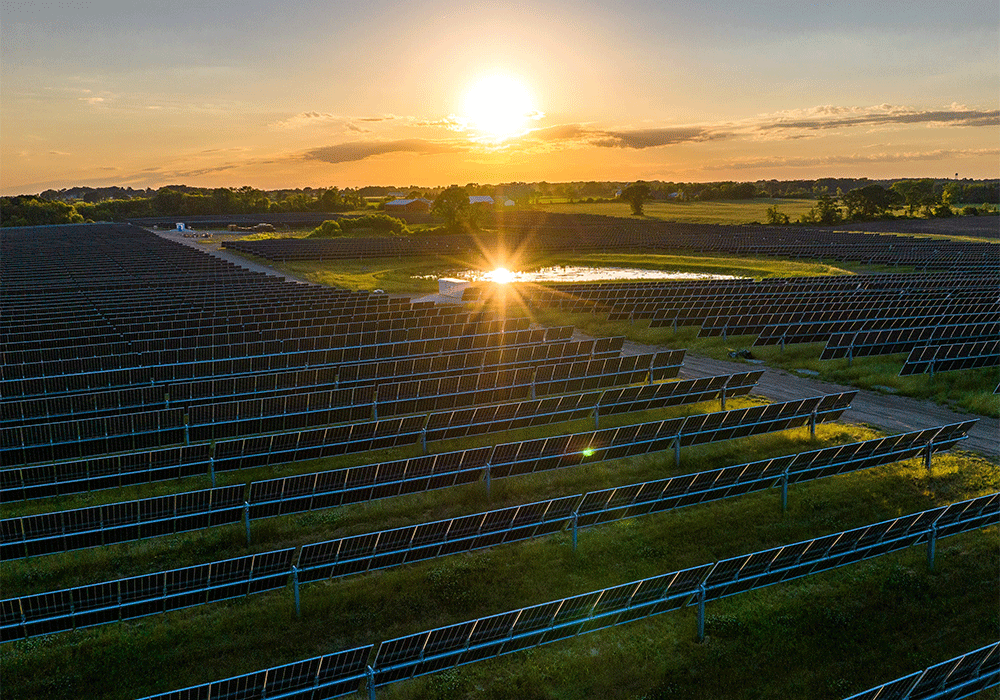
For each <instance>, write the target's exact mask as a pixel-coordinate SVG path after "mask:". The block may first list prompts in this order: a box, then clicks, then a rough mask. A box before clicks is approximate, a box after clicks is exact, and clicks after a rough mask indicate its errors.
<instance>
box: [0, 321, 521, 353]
mask: <svg viewBox="0 0 1000 700" xmlns="http://www.w3.org/2000/svg"><path fill="white" fill-rule="evenodd" d="M433 320H439V321H440V322H439V323H428V322H426V321H433ZM417 321H425V322H424V323H417ZM501 321H506V324H503V325H499V327H500V328H507V329H508V330H521V329H522V328H526V327H527V319H516V318H512V317H509V316H508V317H506V318H503V317H501V316H500V315H499V314H496V313H493V312H486V313H467V314H452V315H449V316H422V317H419V318H414V319H412V321H410V322H407V321H405V320H400V321H399V322H396V321H377V322H376V321H373V322H370V323H342V324H330V323H318V324H314V325H311V326H302V325H300V326H297V327H292V328H273V327H270V326H268V325H266V324H259V323H251V324H248V325H249V326H258V328H253V327H247V326H238V325H235V324H234V325H231V326H225V327H218V326H213V327H211V328H207V329H176V330H173V331H170V330H166V331H162V330H155V331H148V332H146V333H143V334H138V333H128V334H126V333H120V334H117V337H112V338H110V339H109V340H107V341H104V342H93V341H92V340H91V339H85V340H84V342H81V340H80V339H79V338H66V337H59V336H53V337H52V338H50V339H49V341H48V342H46V343H45V344H44V345H43V344H41V343H31V344H29V345H27V346H25V344H23V343H22V344H18V345H14V344H11V343H4V344H3V345H0V353H2V354H3V355H4V357H5V358H6V361H7V362H20V363H30V362H39V361H51V360H58V359H72V358H74V357H101V356H103V355H122V354H129V353H132V354H137V353H153V352H161V351H165V350H184V349H192V348H210V347H213V346H217V345H250V344H253V343H271V344H275V343H280V344H281V345H280V347H285V346H288V347H289V348H292V347H299V346H301V347H305V348H308V347H309V344H308V341H309V340H310V339H311V340H312V342H313V347H315V346H316V345H317V344H330V345H329V346H330V347H340V346H341V345H340V344H339V343H338V342H337V341H331V340H328V339H329V338H331V337H335V338H341V337H344V338H351V337H361V336H365V335H371V334H376V336H377V337H379V338H390V337H391V338H394V339H396V340H397V341H398V340H399V339H403V340H423V339H427V338H437V337H445V336H446V335H452V334H455V332H456V330H458V329H464V330H466V331H468V332H469V333H477V332H485V331H484V330H482V329H485V328H489V327H491V326H489V325H487V324H491V323H492V324H499V323H500V322H501ZM366 326H371V327H370V328H366ZM494 327H497V326H494ZM441 328H450V332H447V331H444V330H435V329H441ZM458 334H462V333H458ZM331 343H332V344H331ZM274 347H279V346H278V345H274Z"/></svg>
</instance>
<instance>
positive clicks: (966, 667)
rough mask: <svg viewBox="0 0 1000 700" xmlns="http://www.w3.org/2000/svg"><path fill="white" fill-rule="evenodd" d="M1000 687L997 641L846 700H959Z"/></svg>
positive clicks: (999, 662)
mask: <svg viewBox="0 0 1000 700" xmlns="http://www.w3.org/2000/svg"><path fill="white" fill-rule="evenodd" d="M998 685H1000V642H994V643H993V644H987V645H986V646H984V647H980V648H979V649H976V650H975V651H970V652H969V653H968V654H962V655H961V656H957V657H955V658H954V659H949V660H948V661H944V662H942V663H939V664H935V665H934V666H931V667H929V668H926V669H924V670H923V671H917V672H916V673H911V674H910V675H908V676H903V677H902V678H897V679H896V680H894V681H889V682H888V683H885V684H883V685H880V686H876V687H875V688H869V689H868V690H866V691H864V692H861V693H858V694H856V695H852V696H851V697H849V698H846V700H931V699H932V698H947V699H948V700H959V698H969V697H972V696H973V695H977V694H979V693H981V692H983V691H984V690H988V689H990V688H993V687H995V686H998Z"/></svg>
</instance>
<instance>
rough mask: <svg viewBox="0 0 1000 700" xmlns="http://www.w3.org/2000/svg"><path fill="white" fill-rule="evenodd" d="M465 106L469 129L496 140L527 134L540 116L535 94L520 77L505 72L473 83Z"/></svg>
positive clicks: (467, 93) (467, 92)
mask: <svg viewBox="0 0 1000 700" xmlns="http://www.w3.org/2000/svg"><path fill="white" fill-rule="evenodd" d="M464 107H465V112H464V115H463V116H464V117H465V119H466V120H467V122H468V125H469V127H470V128H471V129H472V130H473V131H474V132H476V133H477V134H478V135H479V136H481V137H484V138H486V139H488V140H493V141H503V140H505V139H509V138H511V137H512V136H518V135H520V134H522V133H524V132H525V131H526V130H527V124H528V121H529V120H531V119H535V118H537V115H538V111H537V109H536V108H535V100H534V97H533V96H532V94H531V91H530V90H528V88H527V87H525V85H524V83H523V82H521V81H520V80H518V79H517V78H515V77H513V76H510V75H506V74H502V73H498V74H494V75H487V76H485V77H483V78H480V79H479V80H478V81H476V82H475V83H473V84H472V86H471V87H470V88H469V89H468V91H466V93H465V104H464Z"/></svg>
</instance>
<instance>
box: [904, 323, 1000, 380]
mask: <svg viewBox="0 0 1000 700" xmlns="http://www.w3.org/2000/svg"><path fill="white" fill-rule="evenodd" d="M997 336H998V333H996V332H994V333H993V337H994V338H996V337H997ZM978 367H1000V340H988V341H985V342H978V343H961V344H958V345H936V346H931V347H921V348H914V349H913V350H912V351H911V352H910V355H909V357H907V358H906V362H905V363H903V368H902V369H901V370H900V371H899V376H901V377H905V376H909V375H913V374H924V373H925V372H930V373H931V374H934V373H935V372H952V371H955V370H961V369H975V368H978Z"/></svg>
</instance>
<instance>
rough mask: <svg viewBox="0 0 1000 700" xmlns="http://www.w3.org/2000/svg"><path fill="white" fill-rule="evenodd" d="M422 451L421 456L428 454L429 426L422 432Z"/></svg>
mask: <svg viewBox="0 0 1000 700" xmlns="http://www.w3.org/2000/svg"><path fill="white" fill-rule="evenodd" d="M420 451H421V454H427V426H426V425H425V426H424V429H423V430H421V431H420Z"/></svg>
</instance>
